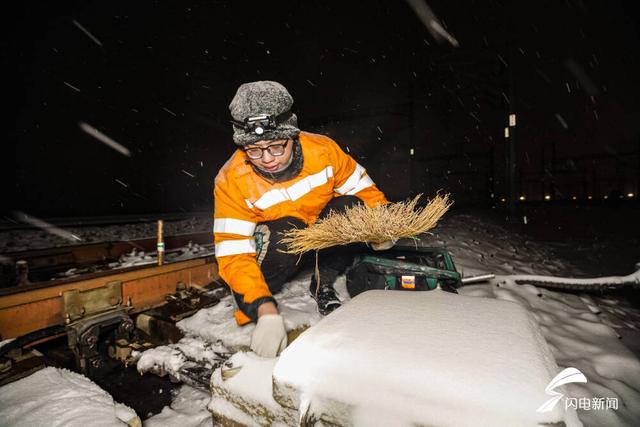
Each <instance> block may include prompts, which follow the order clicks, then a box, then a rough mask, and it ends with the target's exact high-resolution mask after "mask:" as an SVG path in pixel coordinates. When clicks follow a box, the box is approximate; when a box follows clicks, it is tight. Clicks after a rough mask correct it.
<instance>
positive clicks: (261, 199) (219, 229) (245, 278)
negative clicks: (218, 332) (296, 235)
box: [214, 132, 388, 325]
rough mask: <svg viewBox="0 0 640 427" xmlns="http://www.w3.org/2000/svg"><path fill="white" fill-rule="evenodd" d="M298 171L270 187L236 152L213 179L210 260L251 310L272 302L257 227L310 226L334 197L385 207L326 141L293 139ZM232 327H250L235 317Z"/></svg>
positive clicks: (308, 136) (307, 136) (359, 170)
mask: <svg viewBox="0 0 640 427" xmlns="http://www.w3.org/2000/svg"><path fill="white" fill-rule="evenodd" d="M299 141H300V145H301V147H302V155H303V158H304V163H303V168H302V171H301V172H300V173H299V174H298V176H296V177H295V178H293V179H291V180H289V181H284V182H275V183H274V182H270V181H268V180H267V179H265V178H264V177H262V176H260V175H258V174H257V173H255V172H254V171H253V169H252V167H251V165H250V164H249V163H248V158H247V156H246V154H245V153H244V151H242V150H237V151H236V152H235V153H234V154H233V155H232V156H231V158H230V159H229V160H228V161H227V163H226V164H225V165H224V166H223V167H222V169H220V172H219V173H218V175H217V176H216V179H215V189H214V199H215V213H214V237H215V254H216V259H217V261H218V269H219V273H220V276H221V277H222V279H223V280H224V281H225V282H226V283H228V284H229V286H230V287H231V289H232V290H233V291H234V292H235V293H236V294H237V296H239V297H240V298H243V301H244V303H246V304H252V303H256V304H257V305H259V304H261V303H262V302H264V301H269V300H271V301H272V300H273V297H272V296H271V292H270V291H269V287H268V285H267V283H266V282H265V280H264V277H263V275H262V272H261V270H260V267H259V266H258V264H257V262H256V246H255V240H254V237H253V234H254V231H255V229H256V225H257V223H259V222H264V221H272V220H275V219H279V218H283V217H287V216H291V217H295V218H299V219H301V220H302V221H304V222H305V223H306V224H307V225H310V224H313V223H314V222H315V221H316V219H317V218H318V215H319V214H320V212H321V211H322V209H323V208H324V206H325V205H326V204H327V203H328V202H329V201H330V200H331V199H333V198H334V197H338V196H341V195H355V196H357V197H358V198H359V199H361V200H362V201H363V202H364V203H365V204H366V205H367V206H370V207H373V206H376V205H379V204H386V203H388V201H387V199H386V198H385V196H384V194H383V193H382V192H381V191H380V190H378V188H377V187H376V185H375V184H374V183H373V181H372V180H371V178H370V177H369V176H368V175H367V173H366V171H365V169H364V168H363V167H362V166H360V165H359V164H358V163H356V161H355V160H354V159H353V158H352V157H351V156H349V155H348V154H346V153H345V152H344V151H342V149H341V148H340V147H339V146H338V144H336V142H335V141H333V140H332V139H331V138H328V137H326V136H322V135H316V134H312V133H307V132H301V133H300V136H299ZM235 318H236V321H237V322H238V324H240V325H242V324H245V323H248V322H250V321H251V320H255V319H251V318H250V317H249V316H248V315H247V313H243V312H241V311H239V310H238V311H236V313H235Z"/></svg>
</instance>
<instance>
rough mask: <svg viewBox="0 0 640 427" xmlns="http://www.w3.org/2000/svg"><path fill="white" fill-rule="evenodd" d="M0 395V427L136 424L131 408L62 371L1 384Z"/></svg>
mask: <svg viewBox="0 0 640 427" xmlns="http://www.w3.org/2000/svg"><path fill="white" fill-rule="evenodd" d="M0 396H1V397H0V426H12V427H51V426H104V427H107V426H114V427H117V426H122V425H124V424H128V425H130V426H132V427H134V426H139V425H140V419H139V418H138V416H137V415H136V413H135V412H134V411H133V410H132V409H131V408H129V407H127V406H125V405H122V404H120V403H116V402H114V401H113V399H112V398H111V396H110V395H109V394H108V393H107V392H106V391H104V390H102V389H101V388H100V387H98V386H97V385H96V384H95V383H94V382H92V381H91V380H89V379H88V378H87V377H84V376H82V375H80V374H76V373H75V372H70V371H67V370H65V369H56V368H51V367H49V368H45V369H42V370H40V371H38V372H36V373H34V374H32V375H30V376H28V377H26V378H23V379H21V380H19V381H16V382H14V383H11V384H8V385H5V386H4V387H2V389H1V392H0Z"/></svg>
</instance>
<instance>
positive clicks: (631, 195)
mask: <svg viewBox="0 0 640 427" xmlns="http://www.w3.org/2000/svg"><path fill="white" fill-rule="evenodd" d="M633 196H635V194H633V193H627V197H628V198H632V197H633Z"/></svg>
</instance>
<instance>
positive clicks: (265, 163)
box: [244, 139, 293, 172]
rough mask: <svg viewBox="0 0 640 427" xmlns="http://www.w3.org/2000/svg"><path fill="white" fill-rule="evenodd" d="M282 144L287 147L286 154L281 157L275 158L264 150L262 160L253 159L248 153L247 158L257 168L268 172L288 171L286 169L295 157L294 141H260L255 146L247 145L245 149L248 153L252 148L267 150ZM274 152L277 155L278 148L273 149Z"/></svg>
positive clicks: (285, 148)
mask: <svg viewBox="0 0 640 427" xmlns="http://www.w3.org/2000/svg"><path fill="white" fill-rule="evenodd" d="M282 144H286V146H285V147H284V152H283V153H282V155H281V156H274V155H273V154H271V153H270V152H269V150H263V151H262V157H261V158H259V159H252V158H251V157H249V155H248V153H247V158H248V159H249V161H250V162H251V163H252V164H253V165H254V166H255V167H257V168H260V169H262V170H263V171H266V172H280V171H281V170H284V169H286V167H287V166H289V164H290V163H291V156H292V155H293V141H291V140H290V139H289V140H287V139H279V140H277V141H258V142H256V143H255V144H249V145H246V146H245V147H244V149H245V151H246V150H250V149H252V148H267V147H270V146H277V145H282ZM272 150H273V151H274V152H276V153H277V152H278V151H277V150H278V147H273V148H272ZM256 151H257V150H256Z"/></svg>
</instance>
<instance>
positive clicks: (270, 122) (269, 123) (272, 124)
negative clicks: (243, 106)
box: [231, 110, 292, 135]
mask: <svg viewBox="0 0 640 427" xmlns="http://www.w3.org/2000/svg"><path fill="white" fill-rule="evenodd" d="M291 114H292V113H291V110H288V111H285V112H284V113H282V114H278V115H277V116H273V115H271V114H260V115H258V116H251V117H247V118H246V119H244V122H241V121H238V120H231V123H233V125H234V126H237V127H239V128H241V129H244V133H250V134H251V133H254V134H256V135H262V134H264V133H265V131H268V130H276V128H277V127H278V123H282V122H283V121H285V120H287V119H288V118H289V117H291Z"/></svg>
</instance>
